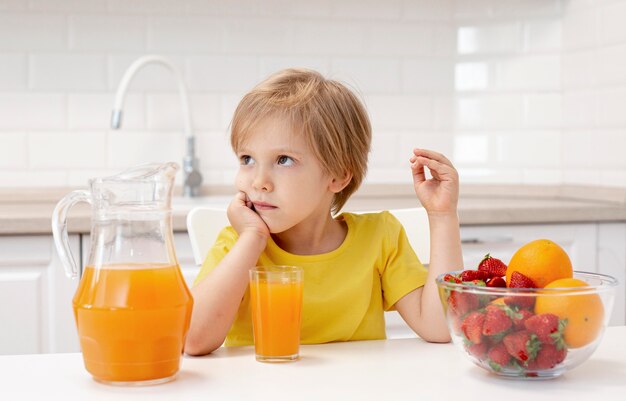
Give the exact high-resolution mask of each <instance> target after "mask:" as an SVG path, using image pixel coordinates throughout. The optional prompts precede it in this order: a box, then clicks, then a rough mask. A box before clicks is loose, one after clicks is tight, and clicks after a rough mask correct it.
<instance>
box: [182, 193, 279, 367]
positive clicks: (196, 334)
mask: <svg viewBox="0 0 626 401" xmlns="http://www.w3.org/2000/svg"><path fill="white" fill-rule="evenodd" d="M228 218H229V220H230V222H231V224H232V226H233V227H234V228H235V230H236V231H237V232H238V233H239V238H238V239H237V242H235V245H234V246H233V247H232V248H231V249H230V251H229V252H228V253H227V254H226V255H225V256H224V258H223V259H222V260H221V261H220V263H219V264H218V265H217V266H216V267H215V269H213V270H212V271H211V273H209V275H208V276H206V277H205V278H204V279H203V280H202V281H200V283H198V284H197V285H196V286H195V287H193V289H192V290H191V293H192V295H193V299H194V304H193V312H192V314H191V324H190V326H189V331H188V332H187V339H186V341H185V352H186V353H187V354H190V355H205V354H208V353H210V352H212V351H214V350H216V349H217V348H219V347H220V346H221V345H222V343H223V342H224V339H225V338H226V334H227V333H228V330H230V326H231V325H232V324H233V321H234V320H235V316H236V314H237V310H238V309H239V305H240V303H241V299H242V298H243V295H244V294H245V292H246V289H247V288H248V283H249V277H248V274H249V273H248V271H249V270H250V268H252V267H254V266H255V265H256V263H257V261H258V259H259V256H260V255H261V253H262V252H263V249H265V245H266V244H267V238H268V237H269V230H268V229H267V226H266V225H265V223H264V222H263V220H261V218H260V217H259V216H258V215H257V214H256V213H254V212H253V211H252V210H250V209H249V208H248V207H247V206H246V201H245V194H243V193H240V194H238V195H237V197H236V198H235V200H234V201H233V202H232V203H231V205H230V206H229V208H228Z"/></svg>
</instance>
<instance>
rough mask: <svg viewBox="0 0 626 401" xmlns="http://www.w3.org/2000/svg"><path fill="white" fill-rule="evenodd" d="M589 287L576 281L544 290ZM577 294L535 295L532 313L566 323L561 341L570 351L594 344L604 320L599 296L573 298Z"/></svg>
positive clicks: (589, 295)
mask: <svg viewBox="0 0 626 401" xmlns="http://www.w3.org/2000/svg"><path fill="white" fill-rule="evenodd" d="M587 285H588V284H587V283H586V282H584V281H582V280H578V279H575V278H564V279H560V280H556V281H553V282H551V283H549V284H548V285H546V286H545V287H544V288H574V287H585V286H587ZM574 294H576V290H572V291H568V292H564V293H560V294H558V295H555V294H552V295H548V294H546V295H538V296H537V302H536V303H535V313H536V314H541V313H553V314H555V315H557V316H558V317H559V319H567V325H566V326H565V330H564V331H563V339H564V340H565V343H566V344H567V346H568V347H570V348H578V347H582V346H585V345H587V344H589V343H591V342H593V341H594V340H595V339H596V337H597V336H598V334H599V333H600V330H602V322H603V320H604V306H603V305H602V300H601V299H600V296H598V294H584V295H574Z"/></svg>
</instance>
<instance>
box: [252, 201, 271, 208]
mask: <svg viewBox="0 0 626 401" xmlns="http://www.w3.org/2000/svg"><path fill="white" fill-rule="evenodd" d="M252 205H253V206H254V209H255V210H273V209H277V207H276V206H274V205H272V204H271V203H267V202H252Z"/></svg>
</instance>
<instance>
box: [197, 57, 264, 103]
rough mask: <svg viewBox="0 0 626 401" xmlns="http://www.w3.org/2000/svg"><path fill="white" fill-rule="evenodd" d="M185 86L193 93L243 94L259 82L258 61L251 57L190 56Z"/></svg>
mask: <svg viewBox="0 0 626 401" xmlns="http://www.w3.org/2000/svg"><path fill="white" fill-rule="evenodd" d="M187 67H188V68H187V84H188V86H189V87H190V88H193V90H194V91H202V92H208V93H220V92H227V93H228V92H237V93H240V92H241V93H242V94H243V93H244V92H245V91H248V90H250V89H252V87H253V86H254V85H256V84H257V83H258V81H259V78H258V76H259V67H258V59H257V58H256V57H251V56H238V55H230V56H191V57H189V58H188V64H187Z"/></svg>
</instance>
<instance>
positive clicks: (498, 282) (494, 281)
mask: <svg viewBox="0 0 626 401" xmlns="http://www.w3.org/2000/svg"><path fill="white" fill-rule="evenodd" d="M487 287H499V288H504V287H506V281H505V280H504V279H503V278H502V277H491V278H488V279H487Z"/></svg>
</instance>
